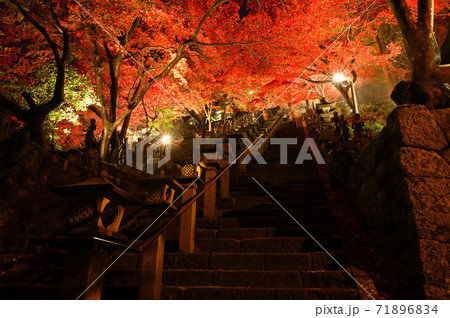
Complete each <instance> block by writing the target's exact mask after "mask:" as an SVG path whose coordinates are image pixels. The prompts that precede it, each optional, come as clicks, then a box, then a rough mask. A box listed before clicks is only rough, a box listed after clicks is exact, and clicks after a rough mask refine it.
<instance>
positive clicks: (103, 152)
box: [100, 126, 113, 162]
mask: <svg viewBox="0 0 450 318" xmlns="http://www.w3.org/2000/svg"><path fill="white" fill-rule="evenodd" d="M112 136H113V131H110V130H108V129H107V128H106V126H104V128H103V134H102V141H101V142H100V160H102V161H106V162H107V161H109V146H110V143H111V138H112Z"/></svg>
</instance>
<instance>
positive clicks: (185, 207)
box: [138, 118, 281, 251]
mask: <svg viewBox="0 0 450 318" xmlns="http://www.w3.org/2000/svg"><path fill="white" fill-rule="evenodd" d="M280 120H281V118H279V119H278V123H277V124H279V122H280ZM277 124H275V125H277ZM274 131H275V126H274V129H272V131H271V132H270V134H269V135H268V136H267V137H266V139H267V140H268V139H269V138H270V137H271V136H272V133H273V132H274ZM261 138H262V135H260V136H259V137H258V138H256V139H255V140H254V141H253V142H252V144H251V145H250V146H249V147H247V149H246V150H244V151H243V152H242V153H241V154H240V155H239V156H238V157H237V158H236V159H234V161H233V162H232V163H230V164H228V165H227V166H226V167H225V168H224V169H222V170H221V172H219V173H218V174H217V175H216V176H215V177H214V178H213V179H211V180H210V181H209V182H208V183H207V184H205V187H204V188H203V189H202V190H201V191H200V192H198V193H197V194H196V195H195V196H193V197H192V198H191V199H189V201H187V202H186V203H185V204H184V205H183V206H182V207H181V208H180V210H179V211H178V212H177V213H176V214H175V215H174V216H173V217H172V218H171V219H170V220H169V221H168V222H167V223H166V224H164V225H163V226H162V227H161V228H160V229H159V230H158V231H157V232H156V233H155V234H154V235H152V236H151V237H149V238H148V239H147V240H146V241H145V242H144V243H143V244H142V245H141V246H140V247H139V248H138V249H139V250H141V251H143V250H144V249H145V248H146V247H147V246H149V245H150V244H151V243H153V242H154V241H155V240H156V239H157V238H158V236H160V235H161V234H163V233H164V232H165V231H166V230H167V228H168V227H169V226H171V225H172V224H173V223H174V222H175V221H176V220H177V219H178V218H179V217H180V216H181V215H182V214H183V213H184V212H185V211H186V210H187V209H188V208H189V207H190V206H191V205H192V204H193V203H194V202H195V201H197V200H198V198H200V197H201V196H202V195H203V194H204V193H205V192H206V191H207V190H208V189H209V188H211V187H212V186H213V185H214V184H215V183H216V182H217V181H218V180H219V179H220V177H221V176H223V174H224V173H225V172H227V171H228V170H229V169H230V168H231V166H232V165H234V164H235V163H236V162H238V160H239V159H240V158H241V157H242V156H244V155H245V154H246V153H247V152H248V151H249V150H250V148H251V147H253V146H254V145H255V144H256V142H257V141H258V140H260V139H261Z"/></svg>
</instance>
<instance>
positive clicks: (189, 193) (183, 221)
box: [178, 184, 197, 253]
mask: <svg viewBox="0 0 450 318" xmlns="http://www.w3.org/2000/svg"><path fill="white" fill-rule="evenodd" d="M196 189H197V185H196V184H193V185H192V186H191V187H190V188H189V189H187V190H186V191H185V192H184V193H183V203H185V202H187V201H189V199H190V198H192V197H193V196H195V194H196V193H197V191H196ZM196 212H197V201H196V202H194V203H192V205H191V206H190V207H189V208H188V209H187V210H186V211H185V212H184V213H183V214H182V215H181V218H180V238H179V245H178V249H179V251H180V252H182V253H192V252H193V251H194V247H195V217H196Z"/></svg>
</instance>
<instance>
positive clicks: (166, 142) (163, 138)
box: [161, 135, 172, 145]
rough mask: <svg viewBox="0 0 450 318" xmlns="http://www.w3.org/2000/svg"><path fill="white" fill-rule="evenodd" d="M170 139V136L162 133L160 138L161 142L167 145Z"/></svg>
mask: <svg viewBox="0 0 450 318" xmlns="http://www.w3.org/2000/svg"><path fill="white" fill-rule="evenodd" d="M171 139H172V137H170V136H169V135H164V136H162V138H161V141H162V143H163V144H165V145H167V144H168V143H170V140H171Z"/></svg>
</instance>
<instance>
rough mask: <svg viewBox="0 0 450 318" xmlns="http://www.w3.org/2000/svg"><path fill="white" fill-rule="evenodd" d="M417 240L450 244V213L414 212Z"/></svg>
mask: <svg viewBox="0 0 450 318" xmlns="http://www.w3.org/2000/svg"><path fill="white" fill-rule="evenodd" d="M413 214H414V219H415V224H416V228H417V235H418V236H419V238H423V239H428V240H433V241H439V242H444V243H450V213H441V212H436V211H429V210H425V211H424V210H414V211H413Z"/></svg>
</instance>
